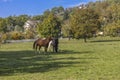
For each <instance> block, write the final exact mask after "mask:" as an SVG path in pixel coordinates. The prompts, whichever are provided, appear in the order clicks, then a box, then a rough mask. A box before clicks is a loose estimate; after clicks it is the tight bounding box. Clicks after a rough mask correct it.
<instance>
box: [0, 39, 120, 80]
mask: <svg viewBox="0 0 120 80" xmlns="http://www.w3.org/2000/svg"><path fill="white" fill-rule="evenodd" d="M32 44H33V43H32V42H25V43H10V44H2V46H1V48H0V80H120V38H112V39H111V38H103V37H100V38H93V39H89V40H88V42H87V43H84V42H83V40H70V41H68V40H60V44H59V52H58V53H50V52H49V53H48V54H44V53H41V54H37V53H35V52H34V51H33V49H32Z"/></svg>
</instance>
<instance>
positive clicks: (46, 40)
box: [33, 37, 52, 52]
mask: <svg viewBox="0 0 120 80" xmlns="http://www.w3.org/2000/svg"><path fill="white" fill-rule="evenodd" d="M51 40H52V38H51V37H48V38H39V39H37V40H36V41H34V43H33V49H35V51H37V48H38V47H39V52H40V49H41V47H44V48H45V52H47V48H48V45H49V42H50V41H51Z"/></svg>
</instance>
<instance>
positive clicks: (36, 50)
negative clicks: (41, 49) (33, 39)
mask: <svg viewBox="0 0 120 80" xmlns="http://www.w3.org/2000/svg"><path fill="white" fill-rule="evenodd" d="M37 46H38V45H35V53H37Z"/></svg>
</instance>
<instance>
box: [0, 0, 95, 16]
mask: <svg viewBox="0 0 120 80" xmlns="http://www.w3.org/2000/svg"><path fill="white" fill-rule="evenodd" d="M95 1H96V0H0V17H3V18H5V17H8V16H13V15H15V16H19V15H23V14H27V15H30V16H35V15H41V14H42V13H43V12H44V11H45V10H47V9H49V10H50V9H52V8H53V7H59V6H62V7H64V8H69V7H74V6H77V5H80V4H83V3H84V4H85V3H88V2H95Z"/></svg>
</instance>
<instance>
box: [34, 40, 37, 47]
mask: <svg viewBox="0 0 120 80" xmlns="http://www.w3.org/2000/svg"><path fill="white" fill-rule="evenodd" d="M36 42H37V41H35V42H34V43H33V49H35V46H36Z"/></svg>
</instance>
